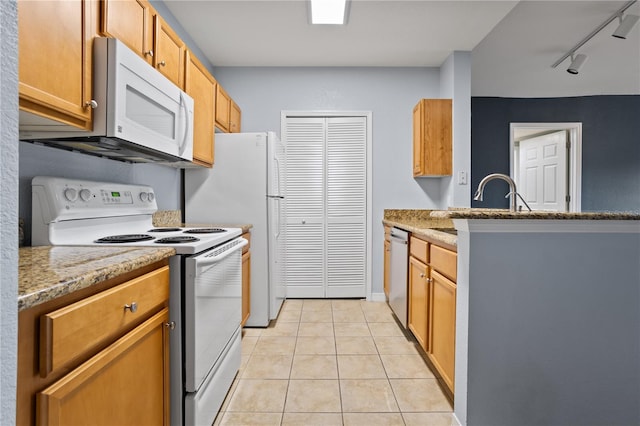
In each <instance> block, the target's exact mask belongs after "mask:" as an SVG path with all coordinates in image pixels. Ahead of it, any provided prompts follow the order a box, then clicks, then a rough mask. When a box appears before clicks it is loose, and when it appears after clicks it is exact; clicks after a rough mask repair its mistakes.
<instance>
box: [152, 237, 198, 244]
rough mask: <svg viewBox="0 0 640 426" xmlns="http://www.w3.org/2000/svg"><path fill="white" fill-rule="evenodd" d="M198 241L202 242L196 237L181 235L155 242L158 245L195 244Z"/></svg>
mask: <svg viewBox="0 0 640 426" xmlns="http://www.w3.org/2000/svg"><path fill="white" fill-rule="evenodd" d="M196 241H200V239H199V238H196V237H190V236H188V235H181V236H177V237H167V238H160V239H159V240H155V241H154V242H155V243H158V244H184V243H195V242H196Z"/></svg>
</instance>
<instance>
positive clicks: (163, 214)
mask: <svg viewBox="0 0 640 426" xmlns="http://www.w3.org/2000/svg"><path fill="white" fill-rule="evenodd" d="M153 226H158V227H162V226H182V227H190V228H194V227H203V228H204V227H208V228H241V229H242V232H243V233H244V232H247V231H249V230H250V229H251V228H253V225H251V224H248V223H245V224H220V223H213V224H212V223H187V224H185V223H182V212H181V211H180V210H159V211H157V212H155V213H154V214H153Z"/></svg>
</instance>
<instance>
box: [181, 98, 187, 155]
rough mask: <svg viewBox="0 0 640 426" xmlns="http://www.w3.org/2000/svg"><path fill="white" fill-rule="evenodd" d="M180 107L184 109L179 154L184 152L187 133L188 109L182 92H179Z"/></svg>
mask: <svg viewBox="0 0 640 426" xmlns="http://www.w3.org/2000/svg"><path fill="white" fill-rule="evenodd" d="M180 108H181V109H184V135H183V136H182V142H181V143H180V151H179V152H180V155H182V154H184V150H185V149H186V148H187V136H188V135H189V109H188V108H187V102H186V101H185V99H184V94H183V92H182V91H181V92H180Z"/></svg>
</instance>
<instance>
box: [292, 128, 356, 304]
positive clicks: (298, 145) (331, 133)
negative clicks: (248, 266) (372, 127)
mask: <svg viewBox="0 0 640 426" xmlns="http://www.w3.org/2000/svg"><path fill="white" fill-rule="evenodd" d="M366 120H367V119H366V118H365V117H287V118H286V124H285V135H283V140H285V141H286V152H287V165H286V173H285V176H286V178H285V179H286V180H285V181H286V185H285V187H286V192H287V197H286V200H285V205H286V217H285V230H286V231H285V238H286V244H285V247H286V256H285V258H286V266H285V277H286V278H285V281H286V283H287V297H293V298H296V297H314V298H324V297H329V298H332V297H365V296H366V242H367V238H366V235H367V230H366V223H367V221H366V206H367V199H366V194H367V185H366V176H367V173H366V152H367V150H366V140H367V138H366V129H367V122H366Z"/></svg>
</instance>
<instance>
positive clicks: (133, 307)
mask: <svg viewBox="0 0 640 426" xmlns="http://www.w3.org/2000/svg"><path fill="white" fill-rule="evenodd" d="M127 309H129V310H130V311H131V312H132V313H135V312H136V311H137V310H138V304H137V303H136V302H131V304H130V305H124V310H125V311H126V310H127Z"/></svg>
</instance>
